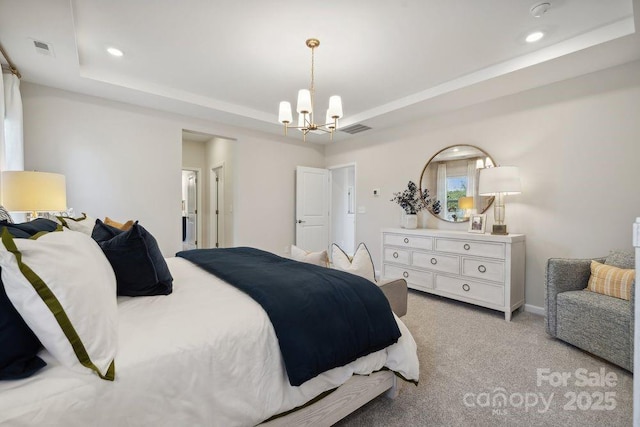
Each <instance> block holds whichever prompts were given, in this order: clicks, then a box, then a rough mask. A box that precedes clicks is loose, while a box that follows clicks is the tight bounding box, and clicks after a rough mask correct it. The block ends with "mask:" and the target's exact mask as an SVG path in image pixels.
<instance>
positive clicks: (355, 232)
mask: <svg viewBox="0 0 640 427" xmlns="http://www.w3.org/2000/svg"><path fill="white" fill-rule="evenodd" d="M351 166H353V208H354V209H353V248H354V250H355V248H356V236H357V235H358V190H357V188H358V186H357V185H356V183H357V181H358V165H357V164H356V162H355V161H354V162H349V163H341V164H338V165H334V166H328V167H327V170H329V212H332V211H333V206H332V204H331V203H332V201H333V192H332V189H333V175H332V174H333V171H334V170H335V169H343V168H348V167H351ZM331 236H333V217H332V215H331V214H329V241H330V243H331Z"/></svg>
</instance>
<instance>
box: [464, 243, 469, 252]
mask: <svg viewBox="0 0 640 427" xmlns="http://www.w3.org/2000/svg"><path fill="white" fill-rule="evenodd" d="M463 248H464V250H465V251H468V250H469V249H471V246H469V244H468V243H465V244H464V246H463Z"/></svg>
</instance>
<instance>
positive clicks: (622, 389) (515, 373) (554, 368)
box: [336, 291, 633, 427]
mask: <svg viewBox="0 0 640 427" xmlns="http://www.w3.org/2000/svg"><path fill="white" fill-rule="evenodd" d="M403 321H404V322H405V324H406V325H407V327H408V328H409V330H410V331H411V332H412V334H413V336H414V338H415V340H416V342H417V344H418V357H419V359H420V383H419V385H418V386H414V385H412V384H408V383H403V384H402V388H401V390H400V394H399V396H398V397H397V398H395V399H393V400H392V399H389V398H386V397H384V396H381V397H379V398H377V399H374V400H373V401H372V402H370V403H369V404H367V405H366V406H364V407H362V408H360V409H359V410H358V411H356V412H354V413H353V414H351V415H350V416H348V417H347V418H345V419H344V420H342V421H341V422H339V423H338V424H336V425H337V426H342V427H346V426H385V427H386V426H502V425H505V426H506V425H508V426H515V425H518V426H567V427H569V426H581V427H582V426H598V425H601V426H605V425H606V426H630V425H631V424H632V417H633V410H632V401H633V375H632V374H631V373H629V372H627V371H625V370H624V369H622V368H619V367H617V366H615V365H612V364H610V363H608V362H606V361H604V360H602V359H599V358H597V357H595V356H592V355H590V354H589V353H586V352H584V351H582V350H579V349H577V348H575V347H573V346H571V345H569V344H566V343H564V342H562V341H559V340H557V339H554V338H552V337H550V336H549V335H547V333H546V332H545V326H544V318H543V317H542V316H538V315H534V314H531V313H527V312H524V311H522V310H519V311H517V312H516V313H514V315H513V317H512V320H511V322H506V321H505V320H504V315H503V313H500V312H497V311H493V310H488V309H484V308H481V307H476V306H473V305H469V304H464V303H460V302H457V301H452V300H449V299H446V298H441V297H437V296H432V295H427V294H424V293H421V292H417V291H409V307H408V313H407V315H406V316H404V317H403ZM585 327H589V325H585Z"/></svg>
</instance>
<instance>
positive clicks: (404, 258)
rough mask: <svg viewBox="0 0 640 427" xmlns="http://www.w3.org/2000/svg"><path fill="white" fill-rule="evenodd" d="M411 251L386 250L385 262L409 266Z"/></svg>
mask: <svg viewBox="0 0 640 427" xmlns="http://www.w3.org/2000/svg"><path fill="white" fill-rule="evenodd" d="M409 253H410V252H409V251H404V250H402V249H395V248H384V261H389V262H396V263H398V264H405V265H409Z"/></svg>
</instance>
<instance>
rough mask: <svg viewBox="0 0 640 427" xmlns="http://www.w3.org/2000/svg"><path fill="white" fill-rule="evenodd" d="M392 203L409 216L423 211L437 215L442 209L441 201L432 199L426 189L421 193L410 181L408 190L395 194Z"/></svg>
mask: <svg viewBox="0 0 640 427" xmlns="http://www.w3.org/2000/svg"><path fill="white" fill-rule="evenodd" d="M391 201H392V202H396V203H397V204H399V205H400V207H401V208H402V209H404V211H405V213H406V214H408V215H415V214H417V213H418V212H420V211H421V210H423V209H430V210H431V212H433V213H434V214H436V215H437V214H439V213H440V209H441V205H440V201H439V200H433V199H430V198H429V190H427V189H426V188H425V189H424V190H422V192H420V191H419V190H418V186H417V185H416V184H415V183H414V182H413V181H409V183H408V184H407V189H406V190H404V191H400V192H398V193H393V199H391Z"/></svg>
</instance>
